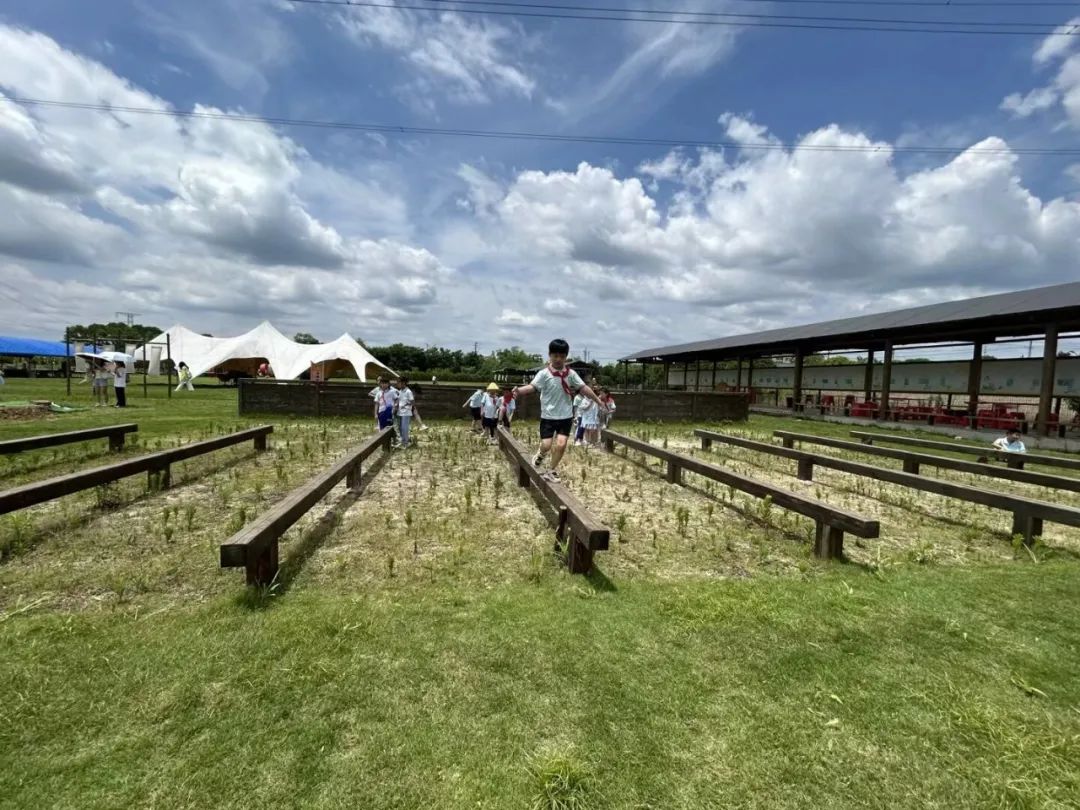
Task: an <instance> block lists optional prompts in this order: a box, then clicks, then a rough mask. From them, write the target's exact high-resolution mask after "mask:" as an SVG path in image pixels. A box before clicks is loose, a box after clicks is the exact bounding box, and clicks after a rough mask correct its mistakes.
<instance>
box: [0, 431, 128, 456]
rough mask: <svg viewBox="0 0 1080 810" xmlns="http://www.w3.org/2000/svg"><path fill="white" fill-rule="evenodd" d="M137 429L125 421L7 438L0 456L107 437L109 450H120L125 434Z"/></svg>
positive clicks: (0, 443) (2, 443) (1, 446)
mask: <svg viewBox="0 0 1080 810" xmlns="http://www.w3.org/2000/svg"><path fill="white" fill-rule="evenodd" d="M138 429H139V426H138V425H135V424H131V423H127V424H123V425H106V426H105V427H97V428H87V429H86V430H71V431H66V432H64V433H46V434H43V435H41V436H27V437H25V438H22V439H7V440H6V441H2V442H0V456H2V455H7V454H8V453H22V452H24V451H26V450H40V449H41V448H43V447H58V446H59V445H62V444H75V443H77V442H87V441H91V440H93V439H108V440H109V449H110V450H121V449H123V447H124V436H125V434H128V433H135V432H136V431H137V430H138Z"/></svg>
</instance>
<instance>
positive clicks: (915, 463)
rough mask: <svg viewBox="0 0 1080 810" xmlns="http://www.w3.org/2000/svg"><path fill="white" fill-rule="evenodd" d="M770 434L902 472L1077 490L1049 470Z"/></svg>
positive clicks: (1075, 481) (1078, 485) (1079, 488)
mask: <svg viewBox="0 0 1080 810" xmlns="http://www.w3.org/2000/svg"><path fill="white" fill-rule="evenodd" d="M773 437H774V438H777V439H780V440H781V441H782V442H783V444H784V447H794V446H795V442H801V443H803V444H820V445H822V446H823V447H835V448H837V449H838V450H850V451H851V452H853V453H864V454H866V455H868V456H881V457H883V458H893V459H896V460H898V461H902V462H903V463H904V472H907V473H914V474H915V475H918V474H919V469H920V468H921V467H937V468H939V469H943V470H955V471H957V472H966V473H972V474H974V475H984V476H986V477H988V478H1002V479H1004V480H1006V481H1016V482H1017V483H1021V484H1034V485H1036V486H1041V487H1050V488H1051V489H1064V490H1069V491H1070V492H1080V478H1074V477H1072V476H1068V475H1050V474H1049V473H1040V472H1031V471H1029V470H1017V469H1013V468H1010V467H994V466H991V465H989V464H980V463H979V462H977V461H963V460H962V459H958V458H945V457H944V456H935V455H931V454H930V453H915V452H912V451H911V450H897V449H896V448H894V447H875V446H873V445H869V444H860V443H859V442H846V441H844V440H843V439H833V438H830V437H827V436H814V435H812V434H809V433H793V432H791V431H788V430H775V431H773Z"/></svg>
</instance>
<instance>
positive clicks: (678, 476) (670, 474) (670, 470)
mask: <svg viewBox="0 0 1080 810" xmlns="http://www.w3.org/2000/svg"><path fill="white" fill-rule="evenodd" d="M667 481H668V483H669V484H680V485H681V484H682V467H680V466H679V465H678V464H676V463H675V462H674V461H668V464H667Z"/></svg>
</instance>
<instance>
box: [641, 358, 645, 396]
mask: <svg viewBox="0 0 1080 810" xmlns="http://www.w3.org/2000/svg"><path fill="white" fill-rule="evenodd" d="M641 390H642V391H644V390H645V361H642V362H641Z"/></svg>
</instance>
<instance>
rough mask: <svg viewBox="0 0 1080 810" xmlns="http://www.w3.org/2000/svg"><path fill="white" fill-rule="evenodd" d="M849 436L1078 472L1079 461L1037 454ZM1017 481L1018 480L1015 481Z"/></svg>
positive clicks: (888, 436)
mask: <svg viewBox="0 0 1080 810" xmlns="http://www.w3.org/2000/svg"><path fill="white" fill-rule="evenodd" d="M851 435H852V436H853V437H854V438H856V439H859V440H860V441H861V442H863V444H871V443H873V442H875V441H878V442H886V443H888V444H902V445H905V446H908V447H922V448H925V449H928V450H945V451H948V452H950V453H963V454H964V455H970V456H987V457H990V458H996V459H998V460H1000V461H1005V462H1007V463H1008V464H1009V466H1010V467H1012V468H1014V469H1017V470H1022V469H1024V465H1025V464H1041V465H1043V466H1044V467H1060V468H1062V469H1066V470H1080V459H1073V458H1065V457H1063V456H1047V455H1042V454H1039V453H1009V452H1006V451H1004V450H996V449H994V448H992V447H978V446H976V445H971V444H956V443H953V442H939V441H934V440H933V439H917V438H915V437H913V436H896V435H894V434H891V433H868V432H865V431H860V430H853V431H851ZM1016 480H1019V479H1016Z"/></svg>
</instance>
